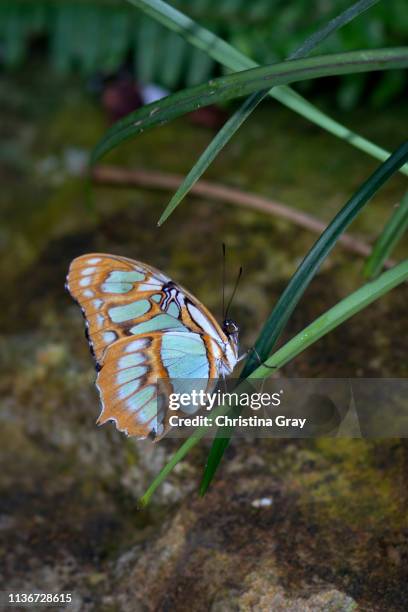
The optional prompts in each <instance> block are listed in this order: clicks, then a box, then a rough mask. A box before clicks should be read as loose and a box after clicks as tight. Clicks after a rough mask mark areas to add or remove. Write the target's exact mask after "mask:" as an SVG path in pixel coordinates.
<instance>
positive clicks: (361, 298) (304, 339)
mask: <svg viewBox="0 0 408 612" xmlns="http://www.w3.org/2000/svg"><path fill="white" fill-rule="evenodd" d="M407 279H408V260H406V261H404V262H402V263H400V264H399V265H397V266H395V267H394V268H392V269H391V270H387V272H384V273H383V274H381V276H379V277H378V278H377V279H376V280H374V281H371V282H370V283H367V284H365V285H363V286H362V287H360V289H357V291H355V292H354V293H352V294H350V295H348V296H347V297H346V298H344V299H343V300H341V301H340V302H339V303H338V304H336V305H335V306H333V308H330V310H328V311H327V312H325V313H324V314H322V315H321V316H320V317H319V318H318V319H316V320H315V321H313V323H311V324H310V325H308V326H307V327H306V328H305V329H304V330H303V331H301V332H300V333H299V334H297V335H296V336H295V337H294V338H292V339H291V340H289V342H287V343H286V344H285V345H284V346H282V347H281V348H280V349H278V350H277V351H276V353H274V354H273V355H272V356H271V357H270V358H269V359H268V360H267V361H266V363H265V365H261V366H259V367H258V368H257V369H256V370H254V371H253V372H252V374H251V378H263V377H264V378H266V377H268V376H270V374H271V370H270V369H268V368H267V367H265V366H269V368H270V367H271V366H273V367H274V368H275V369H274V372H275V371H276V370H277V369H279V368H280V367H282V366H283V365H285V364H286V363H288V362H289V361H291V360H292V359H294V358H295V357H297V356H298V355H300V354H301V353H302V352H303V351H304V350H306V349H307V348H308V347H309V346H311V345H312V344H314V343H315V342H317V341H318V340H319V339H320V338H322V337H323V336H325V335H326V334H328V333H329V332H331V331H332V330H333V329H335V328H336V327H338V326H339V325H341V323H344V321H347V319H349V318H351V317H352V316H353V315H355V314H356V313H357V312H360V311H361V310H363V309H364V308H366V307H367V306H368V305H369V304H371V303H372V302H374V301H375V300H377V299H379V298H380V297H381V296H383V295H384V294H385V293H388V292H389V291H391V289H393V288H394V287H396V286H397V285H400V284H401V283H403V282H404V281H406V280H407ZM206 432H207V428H205V427H200V428H198V429H197V430H196V431H195V432H194V433H193V434H192V435H191V436H190V437H189V438H188V439H187V440H186V441H185V442H184V443H183V444H182V445H181V446H180V448H179V449H178V450H177V451H176V453H175V454H174V455H173V457H172V458H171V459H170V461H169V462H168V463H167V464H166V465H165V466H164V468H163V469H162V470H161V471H160V472H159V474H158V475H157V476H156V478H155V479H154V480H153V482H152V483H151V485H150V486H149V488H148V489H147V491H146V492H145V494H144V495H143V496H142V498H141V499H140V502H139V506H140V507H145V506H147V504H148V503H149V501H150V499H151V497H152V495H153V493H154V492H155V491H156V489H157V488H158V487H159V486H160V485H161V483H162V482H163V481H164V480H165V479H166V478H167V476H168V475H169V474H170V472H171V471H172V470H173V469H174V467H175V466H176V465H177V463H179V462H180V461H181V460H182V459H183V458H184V457H185V456H186V455H187V453H188V452H189V451H190V450H191V449H192V448H193V447H194V446H195V445H196V444H197V443H198V442H199V441H200V440H201V439H202V438H203V436H204V435H205V433H206ZM208 484H209V483H208ZM207 486H208V485H207ZM203 487H204V482H203Z"/></svg>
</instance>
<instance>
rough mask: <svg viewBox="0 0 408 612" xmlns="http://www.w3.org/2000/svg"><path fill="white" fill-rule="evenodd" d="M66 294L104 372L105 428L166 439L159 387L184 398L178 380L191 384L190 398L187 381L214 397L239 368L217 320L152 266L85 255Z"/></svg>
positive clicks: (75, 265)
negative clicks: (216, 383)
mask: <svg viewBox="0 0 408 612" xmlns="http://www.w3.org/2000/svg"><path fill="white" fill-rule="evenodd" d="M67 288H68V290H69V292H70V293H71V295H72V296H73V297H74V299H75V300H76V301H77V302H78V303H79V305H80V307H81V309H82V312H83V314H84V317H85V320H86V325H87V337H88V340H89V344H90V347H91V351H92V353H93V355H94V357H95V360H96V362H97V369H98V370H101V371H100V372H99V375H98V379H97V386H98V389H99V392H100V395H101V400H102V412H101V415H100V417H99V422H100V423H104V422H106V421H107V420H114V421H115V422H116V425H117V427H118V429H120V430H121V431H126V432H127V433H128V434H129V435H137V436H140V437H145V436H146V435H148V433H149V432H150V431H153V432H154V433H155V434H157V435H161V434H162V429H163V427H164V430H165V429H166V428H167V425H166V411H165V407H164V406H161V407H160V406H159V408H161V409H162V410H161V412H162V413H163V414H160V415H159V418H158V415H157V405H158V404H157V401H158V397H159V391H158V386H157V380H158V379H160V380H161V381H162V385H163V384H164V386H165V392H166V393H167V394H169V393H171V392H178V391H177V390H175V389H174V379H176V380H177V379H178V380H180V379H182V380H183V381H184V382H183V385H184V388H183V392H189V389H187V388H185V384H186V383H185V381H186V380H187V381H188V379H191V380H192V381H193V380H195V381H196V382H197V380H198V379H199V380H201V381H202V388H205V389H207V387H208V384H209V383H208V381H209V380H211V379H217V378H218V376H219V374H220V371H223V372H228V371H230V370H232V368H233V366H234V365H235V362H236V354H235V352H234V350H233V348H232V347H231V344H230V343H229V342H228V339H227V338H226V336H225V334H224V333H223V331H222V330H221V328H220V326H219V325H218V323H217V321H216V320H215V319H214V317H213V316H212V315H211V313H210V312H209V311H208V310H207V309H206V308H205V307H204V306H203V305H202V304H201V303H200V302H199V301H198V300H197V299H196V298H195V297H194V296H193V295H191V294H190V293H189V292H188V291H186V290H185V289H183V288H182V287H180V286H179V285H177V284H176V283H174V282H173V281H171V280H170V279H169V278H168V277H167V276H165V275H164V274H163V273H162V272H160V271H158V270H156V269H155V268H153V267H151V266H148V265H146V264H144V263H142V262H138V261H133V260H131V259H127V258H125V257H118V256H114V255H106V254H102V253H92V254H89V255H83V256H81V257H78V258H77V259H75V260H74V261H73V262H72V263H71V266H70V269H69V273H68V278H67ZM176 384H177V382H176ZM192 384H193V383H192ZM190 390H192V388H191V389H190ZM197 390H198V389H197ZM160 397H161V396H160Z"/></svg>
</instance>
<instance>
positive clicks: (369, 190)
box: [200, 142, 408, 492]
mask: <svg viewBox="0 0 408 612" xmlns="http://www.w3.org/2000/svg"><path fill="white" fill-rule="evenodd" d="M407 159H408V142H406V143H404V144H403V145H402V146H401V147H399V148H398V149H397V150H396V151H395V152H394V153H393V154H392V155H391V156H390V157H389V159H388V160H387V161H386V162H384V163H383V164H381V166H380V167H379V168H377V170H376V171H375V172H374V173H373V174H372V175H371V176H370V177H369V179H368V180H367V181H366V182H365V183H364V184H363V185H362V186H361V187H360V189H359V190H358V191H357V192H356V193H355V194H354V195H353V197H352V198H351V199H350V200H349V201H348V202H347V204H346V205H345V206H344V207H343V208H342V209H341V211H340V212H339V213H338V214H337V215H336V217H335V218H334V219H333V221H332V222H331V223H330V224H329V226H328V227H327V228H326V230H325V231H324V232H323V233H322V235H321V236H320V238H319V239H318V240H317V242H316V243H315V244H314V246H313V247H312V248H311V249H310V251H309V253H308V254H307V255H306V257H305V258H304V259H303V261H302V262H301V264H300V265H299V267H298V269H297V270H296V272H295V274H294V275H293V277H292V278H291V280H290V281H289V283H288V285H287V287H286V289H285V291H284V292H283V293H282V295H281V296H280V298H279V300H278V302H277V304H276V306H275V307H274V309H273V311H272V313H271V314H270V316H269V318H268V319H267V321H266V323H265V325H264V327H263V329H262V331H261V334H260V336H259V338H258V340H257V342H256V344H255V347H256V353H257V355H258V359H259V358H260V359H261V361H265V360H266V359H267V358H268V356H269V355H270V353H271V351H272V349H273V347H274V345H275V343H276V341H277V340H278V338H279V336H280V334H281V333H282V331H283V328H284V326H285V325H286V323H287V321H288V319H289V317H290V316H291V314H292V312H293V310H294V309H295V308H296V305H297V304H298V302H299V300H300V299H301V297H302V295H303V293H304V292H305V290H306V288H307V287H308V285H309V283H310V281H311V280H312V278H313V276H314V275H315V274H316V273H317V271H318V270H319V268H320V266H321V264H322V262H323V261H324V259H325V258H326V257H327V256H328V254H329V253H330V251H331V250H332V249H333V247H334V245H335V244H336V242H337V240H338V238H339V237H340V235H341V234H342V233H343V232H344V231H345V229H346V228H347V227H348V226H349V225H350V223H351V222H352V221H353V220H354V218H355V217H356V216H357V215H358V213H359V212H360V211H361V210H362V208H363V206H364V205H365V204H366V203H367V202H368V201H369V200H370V199H371V197H372V196H373V195H374V194H375V193H376V191H377V190H378V189H379V188H380V187H381V185H382V184H383V183H384V182H385V181H387V180H388V179H389V178H390V176H392V174H394V173H395V172H397V170H398V168H399V167H400V166H401V165H402V164H403V163H405V161H406V160H407ZM255 363H256V360H255V358H254V357H253V355H250V356H249V358H248V359H247V361H246V363H245V366H244V369H243V371H242V374H241V376H242V377H243V378H246V377H247V376H249V375H250V374H251V373H252V371H253V370H254V369H255ZM230 439H231V438H230V437H229V436H228V435H226V436H225V437H219V436H217V437H216V438H215V439H214V441H213V443H212V446H211V449H210V453H209V456H208V460H207V463H206V467H205V470H204V475H203V481H202V483H201V489H200V490H201V492H203V491H205V490H206V488H207V487H208V484H209V482H210V481H211V479H212V477H213V476H214V474H215V472H216V469H217V467H218V465H219V463H220V461H221V459H222V457H223V454H224V452H225V450H226V448H227V447H228V444H229V441H230Z"/></svg>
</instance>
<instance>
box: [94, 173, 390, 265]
mask: <svg viewBox="0 0 408 612" xmlns="http://www.w3.org/2000/svg"><path fill="white" fill-rule="evenodd" d="M92 178H93V180H94V181H95V182H96V183H100V184H107V185H117V186H122V187H127V186H130V187H133V186H138V187H146V188H149V189H162V190H165V191H175V190H176V189H177V188H178V187H179V186H180V184H181V182H182V180H183V177H182V176H180V175H178V174H164V173H162V172H157V171H153V170H142V169H137V170H127V169H125V168H119V167H117V166H107V165H100V166H95V168H94V169H93V171H92ZM191 193H193V194H194V195H199V196H204V197H206V198H209V199H211V200H217V201H218V200H222V201H223V202H228V203H229V204H235V205H237V206H245V207H246V208H252V209H254V210H259V211H261V212H264V213H267V214H270V215H276V216H277V217H280V218H282V219H287V220H288V221H292V223H294V224H295V225H298V226H300V227H303V228H305V229H308V230H310V231H312V232H314V233H317V234H321V233H322V232H323V231H324V230H325V229H326V224H325V223H323V222H322V221H320V220H319V219H316V217H313V216H312V215H309V214H307V213H304V212H300V211H298V210H296V209H294V208H290V207H289V206H286V205H285V204H282V203H281V202H275V201H273V200H269V199H268V198H264V197H262V196H259V195H256V194H255V193H249V192H245V191H241V190H239V189H234V188H233V187H227V186H225V185H220V184H218V183H213V182H210V181H203V180H201V181H198V182H197V183H196V184H195V185H193V187H192V188H191ZM339 243H340V244H341V245H343V247H344V248H346V249H347V250H348V251H351V252H353V253H357V254H358V255H362V256H364V257H367V256H368V255H370V253H371V251H372V248H371V246H370V245H369V244H367V243H366V242H363V241H362V240H360V239H358V238H355V237H354V236H350V234H342V235H341V236H340V238H339ZM394 265H395V261H393V260H391V259H387V260H386V261H385V263H384V267H386V268H392V267H393V266H394Z"/></svg>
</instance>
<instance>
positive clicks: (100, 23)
mask: <svg viewBox="0 0 408 612" xmlns="http://www.w3.org/2000/svg"><path fill="white" fill-rule="evenodd" d="M173 5H174V6H175V7H177V8H178V9H180V10H181V11H185V12H186V13H187V14H189V15H190V16H191V17H192V18H193V19H196V20H197V21H198V22H200V23H203V24H205V25H206V26H207V27H209V29H211V30H212V31H214V32H215V33H218V34H220V35H222V36H223V37H224V38H225V39H226V40H227V41H229V42H230V43H231V44H232V45H233V46H235V47H237V49H239V50H240V51H241V52H243V53H244V54H246V55H248V56H250V57H252V58H253V59H254V60H255V61H256V62H258V63H261V64H265V63H272V62H274V61H279V60H281V59H282V58H284V57H287V56H288V55H289V54H290V53H291V52H293V50H294V49H295V48H296V47H297V46H298V45H299V44H300V43H301V42H302V41H303V40H304V39H305V38H306V37H307V36H308V35H309V34H310V33H311V32H312V31H314V30H315V28H316V24H317V25H318V24H319V23H325V22H326V21H327V20H328V19H329V18H331V17H332V16H333V15H335V14H337V13H339V12H340V11H342V10H343V9H345V8H346V7H347V6H348V5H349V3H348V2H346V1H345V0H333V1H332V2H327V3H323V2H321V1H320V0H296V1H294V2H286V1H285V0H252V1H251V2H243V1H242V0H222V2H219V3H214V2H213V1H212V0H177V1H174V2H173ZM40 35H42V36H46V37H47V39H48V41H49V44H48V50H49V56H50V61H51V63H52V65H53V66H54V68H55V69H56V70H58V71H59V72H60V73H63V74H64V73H66V72H68V71H71V70H77V71H80V72H81V73H82V74H83V75H84V76H86V75H89V74H92V73H93V72H95V71H101V72H104V73H112V72H115V71H116V70H118V68H119V67H120V66H121V65H123V63H124V61H125V60H126V59H127V58H128V57H131V56H133V57H135V63H134V65H135V70H136V73H137V76H138V77H139V78H140V79H141V80H142V81H146V82H147V81H149V82H157V83H159V84H161V85H163V86H166V87H168V88H170V89H174V88H177V87H180V86H182V85H185V86H191V85H196V84H197V83H199V82H202V81H204V80H206V79H208V78H210V77H211V76H214V75H215V74H216V70H217V66H216V64H215V62H214V61H213V59H211V58H210V57H209V56H208V54H205V53H203V52H202V51H199V50H194V51H192V50H191V47H190V46H189V45H188V44H187V43H186V42H185V41H183V40H181V39H180V38H179V37H178V36H177V35H176V34H174V33H172V32H169V31H167V30H165V29H164V28H163V27H162V26H161V25H159V24H157V23H156V24H155V23H152V22H151V20H148V19H146V18H144V17H142V16H141V15H140V14H137V13H136V12H135V11H134V10H133V9H132V7H129V6H128V5H127V4H126V2H124V1H123V2H121V1H120V0H0V61H2V62H3V63H4V64H5V65H6V66H7V67H8V68H14V69H15V68H18V67H19V66H21V65H22V64H23V63H24V62H25V61H26V60H27V58H28V55H29V45H30V42H31V41H32V40H33V37H37V36H40ZM407 35H408V11H407V6H406V1H405V0H387V1H385V2H379V3H378V4H377V5H376V6H374V7H373V8H372V9H371V10H370V13H369V15H368V14H367V16H366V18H365V19H364V20H356V21H354V22H353V23H352V24H350V26H349V27H347V28H346V29H344V30H342V31H341V32H338V33H337V34H336V36H334V37H332V38H331V39H330V41H328V42H326V43H325V45H324V49H323V50H324V52H328V53H330V52H341V51H347V50H355V49H361V48H378V47H380V46H389V45H394V46H397V45H399V44H403V43H404V42H405V41H406V40H407ZM150 51H153V53H151V52H150ZM170 52H171V53H170ZM170 60H171V61H170ZM338 82H339V87H338V92H337V99H338V101H339V103H340V104H342V105H343V106H346V107H349V106H352V105H354V104H355V103H356V102H357V100H358V99H359V98H360V97H361V96H362V95H364V94H365V93H367V92H368V93H369V95H370V100H371V102H372V103H373V104H375V105H383V104H386V103H387V102H389V101H390V100H391V99H392V98H395V97H396V96H398V95H400V94H401V92H402V91H403V89H404V86H405V85H406V75H404V73H402V72H400V73H398V74H394V75H393V76H392V77H391V76H387V75H386V76H383V77H381V79H380V82H379V84H378V85H377V86H376V87H375V88H374V90H372V88H371V87H370V84H369V82H368V81H367V79H366V78H365V77H364V76H362V77H360V76H353V77H341V79H339V81H338Z"/></svg>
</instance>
